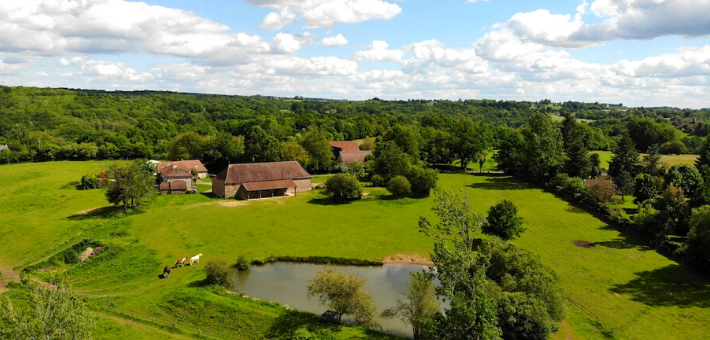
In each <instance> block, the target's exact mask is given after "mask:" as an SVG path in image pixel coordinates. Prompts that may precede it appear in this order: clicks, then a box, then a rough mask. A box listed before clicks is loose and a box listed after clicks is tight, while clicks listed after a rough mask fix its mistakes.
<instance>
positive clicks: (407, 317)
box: [382, 272, 439, 340]
mask: <svg viewBox="0 0 710 340" xmlns="http://www.w3.org/2000/svg"><path fill="white" fill-rule="evenodd" d="M410 275H411V277H410V279H409V283H408V284H407V289H406V290H404V291H403V292H402V295H404V297H405V298H406V300H401V299H397V306H395V307H393V308H389V309H386V310H385V311H384V312H382V317H384V318H394V317H399V318H400V319H401V320H402V321H404V322H406V323H408V324H409V325H411V326H412V330H413V332H414V339H415V340H417V339H419V338H420V333H421V329H422V326H423V325H424V324H425V323H426V322H428V321H430V320H431V318H432V317H433V316H434V314H436V312H438V311H439V301H437V300H436V295H435V290H434V280H433V278H432V276H431V274H429V273H425V272H424V273H415V272H412V273H410Z"/></svg>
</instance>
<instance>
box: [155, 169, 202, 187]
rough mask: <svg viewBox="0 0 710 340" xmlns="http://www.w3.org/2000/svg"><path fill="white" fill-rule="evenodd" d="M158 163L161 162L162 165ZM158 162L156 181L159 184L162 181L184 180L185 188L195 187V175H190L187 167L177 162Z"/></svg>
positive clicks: (162, 182)
mask: <svg viewBox="0 0 710 340" xmlns="http://www.w3.org/2000/svg"><path fill="white" fill-rule="evenodd" d="M160 164H163V166H160ZM160 164H159V166H158V182H159V183H160V184H161V185H162V184H164V183H173V182H184V183H185V186H186V188H194V187H195V176H193V175H192V172H191V171H190V169H189V168H187V167H184V166H181V165H177V164H170V165H166V164H168V163H160ZM162 191H163V190H162V189H161V192H162Z"/></svg>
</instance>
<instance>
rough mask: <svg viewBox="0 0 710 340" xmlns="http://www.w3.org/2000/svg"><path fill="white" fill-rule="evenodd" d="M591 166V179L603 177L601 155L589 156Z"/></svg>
mask: <svg viewBox="0 0 710 340" xmlns="http://www.w3.org/2000/svg"><path fill="white" fill-rule="evenodd" d="M589 164H590V168H589V177H591V178H597V177H599V176H601V174H602V167H601V164H602V161H601V159H600V158H599V154H598V153H593V154H591V155H589Z"/></svg>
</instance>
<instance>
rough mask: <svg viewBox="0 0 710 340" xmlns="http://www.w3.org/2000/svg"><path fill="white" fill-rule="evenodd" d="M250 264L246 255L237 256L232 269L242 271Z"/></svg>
mask: <svg viewBox="0 0 710 340" xmlns="http://www.w3.org/2000/svg"><path fill="white" fill-rule="evenodd" d="M250 264H251V262H250V261H249V258H248V257H247V256H246V255H243V254H242V255H239V257H238V258H237V263H235V264H234V268H236V269H237V270H239V271H242V270H247V269H249V265H250Z"/></svg>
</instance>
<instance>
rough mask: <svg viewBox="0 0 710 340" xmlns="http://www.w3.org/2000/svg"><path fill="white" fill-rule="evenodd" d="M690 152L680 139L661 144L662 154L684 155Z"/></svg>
mask: <svg viewBox="0 0 710 340" xmlns="http://www.w3.org/2000/svg"><path fill="white" fill-rule="evenodd" d="M687 153H688V147H686V146H685V144H683V142H681V141H679V140H675V141H672V142H667V143H663V144H661V154H664V155H684V154H687Z"/></svg>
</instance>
